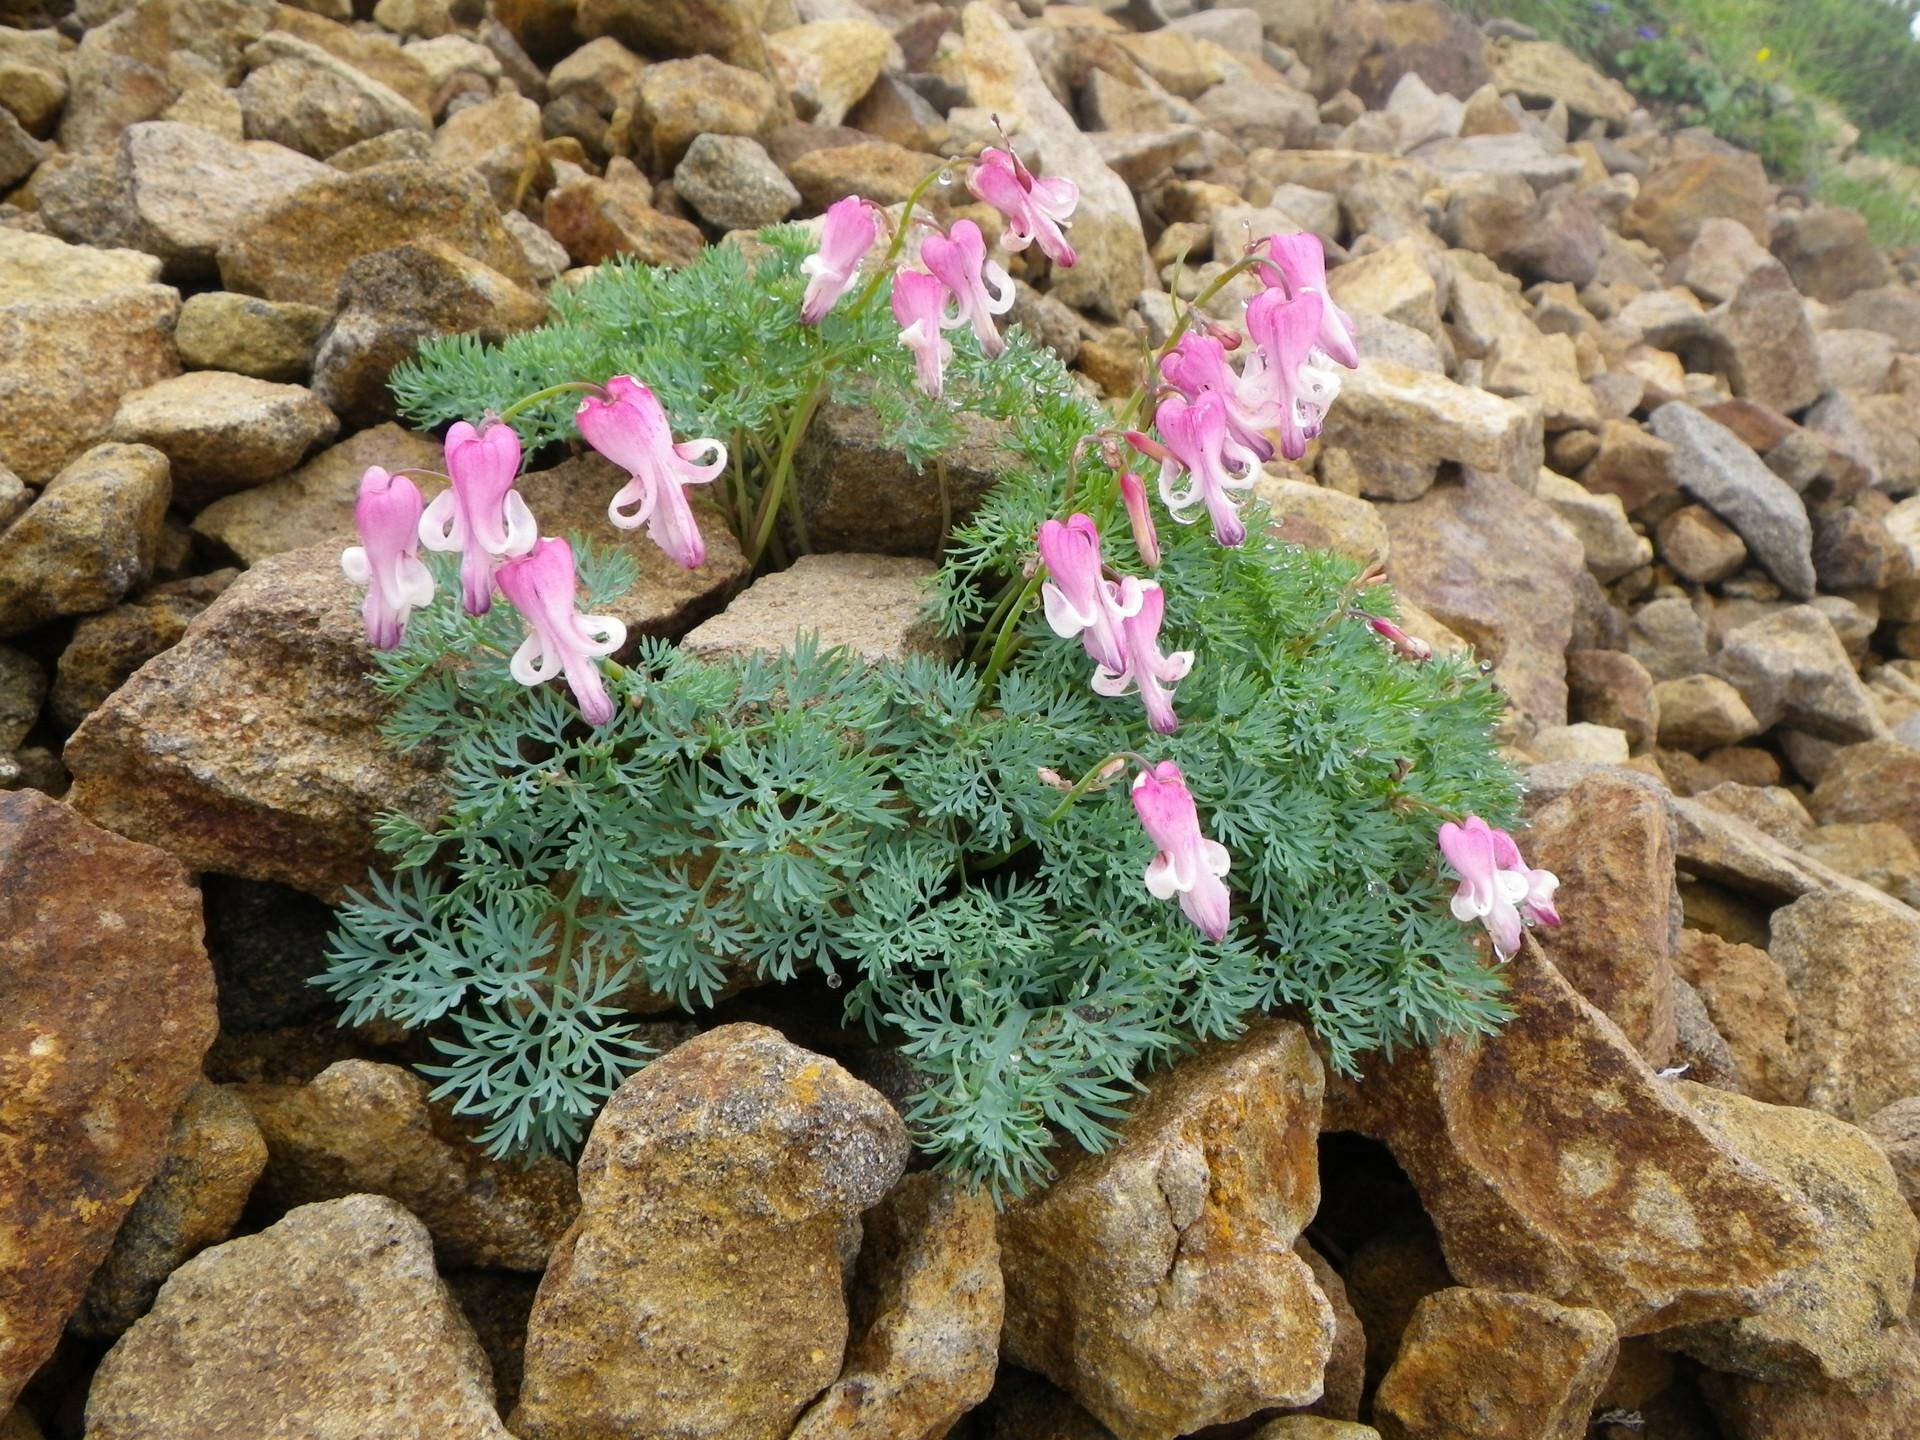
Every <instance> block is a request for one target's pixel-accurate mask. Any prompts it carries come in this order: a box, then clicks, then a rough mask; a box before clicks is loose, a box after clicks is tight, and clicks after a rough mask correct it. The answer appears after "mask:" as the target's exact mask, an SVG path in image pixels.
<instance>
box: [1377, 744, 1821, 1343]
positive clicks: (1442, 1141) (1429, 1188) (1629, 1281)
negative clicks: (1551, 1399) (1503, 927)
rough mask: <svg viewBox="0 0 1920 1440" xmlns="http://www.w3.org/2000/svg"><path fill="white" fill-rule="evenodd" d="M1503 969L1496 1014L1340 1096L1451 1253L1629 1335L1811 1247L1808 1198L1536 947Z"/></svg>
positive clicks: (1757, 1302) (1490, 1278)
mask: <svg viewBox="0 0 1920 1440" xmlns="http://www.w3.org/2000/svg"><path fill="white" fill-rule="evenodd" d="M1538 773H1539V772H1538V771H1536V772H1535V774H1536V775H1537V774H1538ZM1503 973H1504V974H1505V976H1506V978H1507V980H1508V984H1509V987H1510V994H1509V1003H1510V1004H1511V1005H1512V1007H1513V1010H1514V1018H1513V1019H1512V1020H1511V1021H1509V1022H1508V1024H1507V1025H1506V1027H1505V1028H1504V1029H1502V1030H1501V1031H1499V1032H1498V1033H1497V1034H1495V1035H1492V1036H1490V1037H1487V1038H1485V1039H1483V1040H1478V1041H1461V1040H1446V1041H1443V1042H1441V1043H1440V1044H1439V1045H1436V1046H1433V1047H1431V1048H1430V1049H1427V1050H1419V1051H1408V1052H1405V1053H1404V1054H1402V1055H1400V1056H1398V1057H1396V1058H1395V1059H1394V1060H1393V1061H1391V1062H1388V1063H1385V1064H1382V1063H1379V1062H1376V1063H1374V1064H1373V1065H1372V1066H1370V1067H1369V1070H1368V1073H1367V1076H1366V1078H1365V1080H1364V1081H1362V1082H1361V1083H1360V1084H1358V1085H1356V1086H1353V1087H1351V1093H1350V1094H1347V1095H1343V1097H1342V1099H1341V1102H1340V1108H1339V1117H1340V1121H1341V1123H1342V1124H1343V1125H1344V1126H1346V1127H1349V1128H1357V1129H1359V1130H1360V1131H1361V1132H1362V1133H1364V1134H1368V1135H1371V1136H1374V1137H1375V1138H1378V1139H1381V1140H1383V1141H1385V1143H1386V1144H1387V1145H1388V1147H1389V1148H1390V1149H1391V1150H1392V1151H1393V1154H1394V1158H1395V1159H1396V1160H1397V1161H1399V1163H1400V1166H1401V1168H1402V1169H1404V1170H1405V1171H1406V1173H1407V1174H1408V1176H1409V1177H1410V1178H1411V1179H1412V1180H1413V1183H1414V1184H1415V1185H1416V1186H1417V1187H1418V1188H1419V1191H1420V1197H1421V1200H1422V1201H1423V1202H1424V1204H1425V1207H1426V1209H1427V1211H1428V1213H1429V1214H1430V1215H1431V1216H1432V1217H1433V1220H1434V1223H1435V1225H1436V1226H1437V1227H1438V1229H1439V1232H1440V1239H1441V1243H1442V1245H1443V1246H1444V1247H1445V1249H1446V1257H1447V1267H1448V1269H1450V1270H1451V1271H1452V1272H1453V1274H1454V1275H1455V1276H1456V1277H1458V1279H1459V1280H1460V1281H1461V1282H1463V1283H1465V1284H1469V1285H1475V1286H1479V1287H1482V1288H1487V1289H1495V1288H1498V1289H1505V1290H1524V1291H1526V1292H1528V1293H1530V1294H1534V1295H1540V1296H1543V1297H1545V1298H1548V1299H1552V1300H1556V1301H1559V1302H1560V1303H1561V1304H1567V1305H1586V1306H1592V1307H1593V1308H1595V1309H1599V1310H1604V1311H1606V1312H1607V1314H1608V1315H1610V1316H1611V1317H1612V1318H1613V1322H1614V1324H1615V1326H1616V1328H1617V1329H1618V1330H1619V1331H1620V1333H1621V1334H1622V1335H1638V1334H1644V1333H1648V1332H1651V1331H1656V1330H1663V1329H1666V1328H1668V1327H1669V1326H1672V1325H1677V1324H1685V1323H1688V1322H1690V1321H1694V1320H1707V1319H1719V1318H1724V1317H1728V1316H1736V1315H1743V1314H1750V1313H1752V1312H1754V1311H1755V1310H1757V1309H1759V1308H1760V1307H1761V1306H1762V1305H1763V1304H1764V1303H1765V1302H1766V1299H1767V1297H1769V1296H1770V1295H1772V1294H1774V1293H1775V1292H1776V1291H1777V1289H1778V1287H1779V1286H1780V1284H1781V1283H1782V1280H1783V1277H1784V1276H1785V1275H1786V1274H1787V1273H1788V1272H1789V1271H1790V1270H1792V1269H1793V1268H1794V1267H1795V1266H1797V1265H1799V1264H1801V1263H1803V1262H1804V1261H1805V1260H1807V1259H1808V1258H1809V1257H1810V1256H1811V1255H1812V1254H1813V1253H1814V1249H1815V1241H1814V1235H1813V1230H1814V1227H1815V1224H1816V1221H1815V1216H1814V1214H1813V1212H1812V1211H1811V1210H1810V1209H1809V1208H1808V1207H1807V1206H1806V1204H1805V1203H1804V1202H1803V1201H1802V1200H1801V1199H1800V1197H1799V1196H1798V1195H1797V1194H1795V1193H1794V1192H1793V1191H1791V1190H1790V1189H1789V1188H1788V1187H1786V1186H1785V1185H1783V1184H1781V1183H1780V1182H1778V1181H1776V1180H1773V1179H1770V1178H1767V1177H1764V1176H1762V1175H1761V1174H1759V1173H1758V1172H1757V1171H1756V1170H1754V1169H1753V1168H1752V1166H1751V1165H1750V1164H1749V1163H1748V1162H1747V1161H1746V1159H1745V1158H1744V1157H1742V1156H1741V1155H1740V1154H1739V1153H1738V1152H1737V1151H1735V1150H1734V1149H1733V1148H1731V1147H1730V1146H1729V1145H1727V1144H1726V1143H1725V1142H1724V1141H1722V1140H1721V1139H1720V1138H1718V1136H1717V1135H1716V1134H1715V1133H1714V1132H1713V1131H1712V1130H1711V1129H1710V1128H1708V1127H1707V1126H1706V1125H1705V1123H1704V1122H1703V1121H1702V1120H1701V1119H1699V1118H1698V1117H1697V1116H1696V1115H1695V1114H1694V1112H1693V1111H1692V1110H1691V1109H1689V1108H1688V1107H1687V1106H1686V1105H1685V1104H1683V1103H1681V1102H1680V1101H1679V1100H1678V1099H1677V1098H1675V1096H1674V1094H1673V1092H1672V1090H1671V1087H1669V1086H1668V1085H1666V1084H1665V1083H1664V1082H1662V1081H1660V1080H1659V1079H1658V1078H1657V1077H1656V1076H1655V1075H1654V1073H1653V1071H1652V1070H1651V1069H1649V1068H1648V1067H1647V1065H1646V1063H1645V1062H1644V1061H1643V1060H1641V1059H1640V1057H1639V1056H1638V1055H1637V1054H1635V1053H1634V1051H1633V1049H1632V1048H1631V1047H1630V1046H1629V1045H1628V1043H1627V1041H1626V1038H1625V1037H1624V1036H1623V1035H1621V1033H1620V1031H1619V1030H1618V1029H1617V1028H1616V1027H1615V1026H1614V1025H1613V1023H1612V1022H1611V1021H1609V1020H1607V1019H1606V1018H1605V1017H1604V1016H1603V1015H1601V1013H1600V1012H1599V1011H1597V1010H1595V1009H1594V1008H1593V1007H1592V1006H1590V1005H1589V1004H1587V1002H1586V1001H1584V1000H1582V999H1581V998H1580V997H1579V996H1578V995H1577V994H1576V993H1575V992H1574V990H1573V989H1572V987H1571V986H1569V985H1568V984H1567V983H1566V981H1564V980H1562V979H1561V978H1560V976H1559V975H1558V974H1557V973H1556V972H1555V971H1554V970H1553V968H1552V967H1551V966H1550V965H1548V964H1547V962H1546V961H1545V959H1544V958H1543V957H1542V956H1541V955H1540V952H1539V950H1538V949H1537V947H1534V946H1532V945H1531V944H1530V945H1528V946H1527V947H1525V948H1524V949H1523V951H1522V953H1521V954H1520V955H1518V956H1516V957H1515V959H1514V960H1513V961H1512V962H1511V963H1510V964H1509V965H1508V966H1507V968H1506V970H1505V971H1504V972H1503ZM1570 1077H1578V1078H1577V1080H1571V1081H1570ZM1362 1314H1363V1316H1364V1314H1365V1311H1364V1309H1363V1311H1362Z"/></svg>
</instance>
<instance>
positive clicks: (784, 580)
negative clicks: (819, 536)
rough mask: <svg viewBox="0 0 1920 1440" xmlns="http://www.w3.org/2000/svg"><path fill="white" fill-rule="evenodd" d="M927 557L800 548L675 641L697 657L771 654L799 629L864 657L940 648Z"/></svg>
mask: <svg viewBox="0 0 1920 1440" xmlns="http://www.w3.org/2000/svg"><path fill="white" fill-rule="evenodd" d="M935 569H936V567H935V566H934V564H933V562H932V561H930V560H919V559H914V558H910V557H907V556H895V555H848V554H838V553H834V554H816V555H802V556H801V557H800V558H799V559H798V560H796V561H795V562H794V563H793V565H792V566H791V567H789V568H788V569H786V570H779V571H775V572H774V573H773V574H771V575H764V576H762V577H761V578H760V579H758V580H756V581H754V583H753V584H752V585H750V586H748V587H747V588H746V589H745V590H743V591H742V592H741V593H740V594H739V595H738V596H737V597H736V598H735V599H734V601H733V603H732V604H730V605H728V606H727V608H726V609H725V610H723V611H721V612H720V613H719V614H718V615H716V616H714V617H713V618H712V619H711V620H708V621H705V622H704V623H702V624H700V625H698V626H696V627H695V628H694V629H693V630H692V631H690V632H689V633H688V635H687V637H686V639H685V640H684V641H683V642H682V644H683V645H684V646H685V648H686V650H687V651H688V653H690V654H693V655H698V656H701V657H703V658H713V657H718V656H723V655H737V656H746V655H754V654H760V655H778V654H779V653H780V652H781V651H783V650H786V649H788V648H790V647H791V646H792V645H793V643H794V641H795V640H797V639H798V638H799V637H801V636H803V635H812V636H814V637H815V638H816V639H817V640H818V641H819V643H820V647H821V648H822V649H823V650H825V649H834V648H844V649H846V650H849V651H851V652H852V653H853V654H854V655H855V656H857V657H859V658H860V659H861V660H865V661H868V662H870V663H878V662H887V661H891V662H895V663H898V662H899V661H902V660H905V659H906V658H907V657H909V656H911V655H936V656H947V655H949V654H950V653H951V651H952V649H953V645H952V642H950V641H945V640H942V639H941V638H940V637H939V636H938V635H937V634H936V633H935V631H934V628H933V626H932V624H931V622H930V621H929V620H928V618H927V615H926V593H925V592H926V586H927V583H928V582H929V581H930V580H932V578H933V575H934V571H935Z"/></svg>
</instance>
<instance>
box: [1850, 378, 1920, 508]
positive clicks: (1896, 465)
mask: <svg viewBox="0 0 1920 1440" xmlns="http://www.w3.org/2000/svg"><path fill="white" fill-rule="evenodd" d="M1853 408H1854V412H1855V415H1856V416H1857V418H1858V421H1859V425H1860V429H1861V431H1862V433H1863V435H1864V438H1865V439H1866V442H1867V449H1868V451H1869V452H1870V455H1869V458H1870V459H1871V460H1872V462H1873V467H1874V469H1875V470H1876V471H1878V472H1879V485H1880V488H1881V489H1883V490H1885V491H1886V492H1887V493H1888V494H1890V495H1909V494H1912V493H1913V492H1914V491H1915V490H1916V489H1920V423H1916V422H1915V420H1914V415H1913V410H1914V404H1913V398H1912V397H1911V396H1909V395H1866V396H1862V397H1861V398H1860V399H1859V400H1857V401H1856V402H1855V404H1854V407H1853Z"/></svg>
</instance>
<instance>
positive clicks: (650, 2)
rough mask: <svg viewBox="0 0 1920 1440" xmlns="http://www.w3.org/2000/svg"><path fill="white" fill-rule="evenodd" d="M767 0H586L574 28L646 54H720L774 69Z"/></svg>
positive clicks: (758, 68)
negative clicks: (764, 31)
mask: <svg viewBox="0 0 1920 1440" xmlns="http://www.w3.org/2000/svg"><path fill="white" fill-rule="evenodd" d="M767 9H768V6H767V3H766V0H664V3H660V0H582V3H581V5H580V6H579V10H578V18H577V19H576V21H575V27H576V29H577V30H578V32H579V33H580V34H581V35H583V36H585V37H586V38H587V39H589V40H592V39H596V38H598V37H599V36H602V35H611V36H613V37H614V38H615V39H616V40H619V41H620V42H621V43H622V44H624V45H628V46H630V47H632V48H633V49H634V50H636V51H638V52H639V53H641V54H642V55H717V56H719V57H720V58H721V59H722V60H725V61H726V62H727V63H729V64H731V65H741V66H745V67H746V68H747V69H749V70H756V71H759V72H760V73H762V74H767V73H770V67H769V64H768V60H767V51H766V44H765V41H764V40H763V38H762V35H761V28H762V25H763V23H764V22H765V21H766V18H767Z"/></svg>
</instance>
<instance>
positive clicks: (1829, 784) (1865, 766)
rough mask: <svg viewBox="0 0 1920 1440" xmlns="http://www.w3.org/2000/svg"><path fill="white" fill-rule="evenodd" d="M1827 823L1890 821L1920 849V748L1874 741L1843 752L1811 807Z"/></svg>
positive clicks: (1822, 778) (1816, 791)
mask: <svg viewBox="0 0 1920 1440" xmlns="http://www.w3.org/2000/svg"><path fill="white" fill-rule="evenodd" d="M1807 808H1808V809H1810V810H1812V811H1813V813H1814V816H1815V818H1817V819H1818V820H1820V821H1821V822H1823V823H1825V824H1829V825H1831V824H1835V823H1838V822H1841V821H1856V822H1858V821H1871V820H1890V821H1892V822H1893V823H1894V824H1896V825H1898V826H1900V827H1901V828H1902V829H1904V830H1905V831H1906V832H1907V838H1908V839H1910V840H1912V841H1913V842H1914V843H1915V844H1916V845H1920V747H1915V746H1912V745H1903V744H1901V743H1900V742H1899V741H1896V740H1869V741H1868V742H1867V743H1866V744H1864V745H1849V746H1847V747H1846V748H1845V749H1843V750H1841V751H1840V752H1839V753H1838V754H1837V755H1836V756H1835V757H1834V760H1833V763H1832V765H1830V766H1829V767H1828V768H1827V770H1826V772H1825V773H1824V774H1822V775H1821V776H1820V783H1819V784H1818V785H1816V786H1815V787H1814V791H1813V796H1812V798H1811V799H1810V800H1809V801H1808V802H1807Z"/></svg>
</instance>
